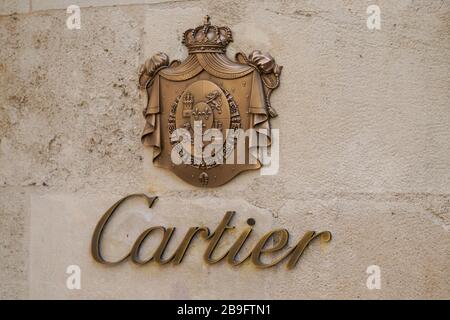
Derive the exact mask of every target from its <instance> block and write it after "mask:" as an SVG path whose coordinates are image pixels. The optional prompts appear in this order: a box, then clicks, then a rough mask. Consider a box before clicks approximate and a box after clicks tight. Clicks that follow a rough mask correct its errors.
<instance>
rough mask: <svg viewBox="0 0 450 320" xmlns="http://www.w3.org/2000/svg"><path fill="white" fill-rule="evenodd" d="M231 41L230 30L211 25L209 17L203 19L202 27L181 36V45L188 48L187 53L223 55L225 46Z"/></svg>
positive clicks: (187, 31)
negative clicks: (215, 53)
mask: <svg viewBox="0 0 450 320" xmlns="http://www.w3.org/2000/svg"><path fill="white" fill-rule="evenodd" d="M232 41H233V36H232V34H231V30H230V28H228V27H218V26H213V25H211V19H210V17H209V16H206V17H205V19H204V22H203V25H202V26H198V27H197V28H195V29H189V30H186V31H185V32H184V34H183V44H184V45H185V46H186V47H187V48H188V50H189V53H197V52H220V53H224V52H225V50H226V47H227V45H228V44H229V43H230V42H232Z"/></svg>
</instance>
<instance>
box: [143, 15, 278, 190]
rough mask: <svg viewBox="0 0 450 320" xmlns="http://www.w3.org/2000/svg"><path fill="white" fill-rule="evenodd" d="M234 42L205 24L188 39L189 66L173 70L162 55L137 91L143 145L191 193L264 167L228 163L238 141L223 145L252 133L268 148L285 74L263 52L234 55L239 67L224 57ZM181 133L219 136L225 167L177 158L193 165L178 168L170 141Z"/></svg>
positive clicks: (250, 142)
mask: <svg viewBox="0 0 450 320" xmlns="http://www.w3.org/2000/svg"><path fill="white" fill-rule="evenodd" d="M232 41H233V38H232V33H231V30H230V29H229V28H228V27H218V26H214V25H212V24H211V22H210V19H209V17H208V16H206V17H205V21H204V23H203V25H202V26H199V27H197V28H195V29H189V30H187V31H186V32H185V33H184V35H183V44H184V45H185V46H186V47H187V48H188V52H189V54H188V56H187V58H186V59H185V60H184V61H181V62H180V61H178V60H174V61H172V62H170V61H169V57H168V56H167V55H166V54H165V53H161V52H160V53H157V54H155V55H154V56H152V57H151V58H150V59H148V60H147V61H146V62H145V64H144V65H143V66H142V67H141V72H140V78H139V83H140V86H141V87H142V88H143V89H145V90H146V92H147V96H148V100H147V105H146V107H145V109H144V117H145V128H144V131H143V133H142V143H143V144H144V145H145V146H152V147H153V148H154V151H153V162H154V164H155V165H156V166H158V167H162V168H166V169H169V170H171V171H172V172H174V173H175V174H176V175H177V176H178V177H180V178H181V179H183V180H184V181H186V182H188V183H190V184H192V185H194V186H200V187H217V186H220V185H223V184H224V183H226V182H228V181H230V180H231V179H232V178H233V177H235V176H236V175H238V174H239V173H241V172H243V171H245V170H251V169H258V168H260V167H261V163H260V161H259V160H257V161H255V162H251V161H246V162H245V163H239V162H237V161H227V160H229V159H228V158H229V157H234V156H235V153H234V152H231V151H233V150H234V145H235V144H236V137H234V138H233V137H232V139H227V138H226V134H227V132H229V131H230V130H235V131H239V132H245V131H246V130H247V129H254V130H255V131H256V132H260V133H262V134H264V135H266V137H267V140H268V141H269V144H270V129H271V128H270V118H271V117H276V116H277V113H276V111H275V110H274V108H272V106H271V104H270V95H271V93H272V91H273V90H274V89H276V88H277V87H278V86H279V84H280V73H281V69H282V67H281V66H279V65H277V64H276V63H275V60H274V59H273V58H272V57H271V56H270V55H269V54H267V53H264V54H263V53H261V51H253V52H252V53H251V54H250V55H249V56H246V55H244V54H242V53H237V54H236V61H232V60H231V59H229V58H228V57H227V55H226V48H227V46H228V44H229V43H230V42H232ZM199 125H200V127H199ZM196 126H197V127H196ZM180 128H182V129H185V130H187V131H186V132H190V133H191V134H192V135H194V131H195V130H197V129H198V130H200V132H202V134H205V133H206V132H207V131H208V129H217V130H219V131H220V132H222V133H223V136H224V139H223V149H222V151H223V152H222V153H221V154H220V155H218V154H217V155H215V156H220V157H222V158H223V161H222V162H217V161H208V159H205V158H202V157H200V159H199V158H198V157H197V158H196V157H195V155H193V156H191V153H189V152H186V150H177V152H179V153H180V154H182V153H183V152H185V154H189V161H187V162H184V163H182V164H175V163H174V162H173V160H172V158H171V154H172V151H173V150H172V149H173V148H174V147H175V142H174V141H173V140H172V139H171V137H172V136H173V134H174V132H175V131H176V130H177V129H180ZM217 130H216V131H217ZM195 132H198V131H195ZM257 140H258V139H254V138H252V136H251V135H250V136H249V137H248V138H246V144H247V148H246V150H247V151H246V159H249V153H250V151H251V150H252V149H254V148H257V147H258V141H257ZM207 145H208V142H206V143H205V142H202V147H206V146H207ZM189 151H191V150H189ZM193 154H194V153H193ZM215 159H217V157H215ZM229 162H234V163H232V164H230V163H229Z"/></svg>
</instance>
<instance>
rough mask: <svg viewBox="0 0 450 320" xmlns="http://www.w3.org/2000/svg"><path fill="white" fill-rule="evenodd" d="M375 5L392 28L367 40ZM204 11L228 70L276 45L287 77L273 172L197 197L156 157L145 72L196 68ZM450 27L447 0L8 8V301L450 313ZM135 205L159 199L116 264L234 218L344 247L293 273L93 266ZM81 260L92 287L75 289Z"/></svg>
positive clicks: (4, 124) (2, 61) (3, 25)
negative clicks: (152, 243)
mask: <svg viewBox="0 0 450 320" xmlns="http://www.w3.org/2000/svg"><path fill="white" fill-rule="evenodd" d="M70 4H78V5H79V6H80V7H81V23H82V24H81V29H80V30H69V29H68V28H67V27H66V19H67V17H68V14H67V13H66V7H67V6H68V5H70ZM370 4H377V5H379V6H380V8H381V17H382V20H381V21H382V24H381V30H369V29H368V28H367V26H366V19H367V13H366V8H367V6H368V5H370ZM205 14H209V15H210V16H211V17H212V22H213V23H214V24H218V25H228V26H230V27H231V28H232V31H233V36H234V42H233V43H232V44H231V47H230V49H229V55H230V57H231V56H234V53H235V52H238V51H243V52H246V53H249V52H250V51H252V50H254V49H261V50H263V51H269V52H270V53H271V54H272V55H273V56H274V57H275V58H276V59H277V62H278V63H279V64H281V65H283V66H284V69H283V74H282V84H281V87H280V88H279V89H278V90H277V91H276V92H275V94H274V95H273V98H272V103H273V105H274V107H275V108H276V109H277V111H278V112H279V117H278V118H276V119H274V121H273V127H274V128H280V135H281V137H280V141H281V146H280V157H281V159H280V171H279V173H278V174H277V175H275V176H260V175H259V173H258V172H250V173H244V174H242V175H240V176H239V177H237V178H236V179H234V180H233V181H231V182H230V183H228V184H227V185H226V186H223V187H220V188H216V189H208V190H204V189H198V188H194V187H191V186H189V185H188V184H186V183H184V182H182V181H181V180H180V179H178V178H177V177H175V176H174V175H172V174H171V173H170V172H168V171H166V170H163V169H159V168H156V167H153V165H152V163H151V154H152V150H149V149H147V148H143V147H142V145H141V143H140V133H141V130H142V128H143V124H144V119H143V118H142V113H141V111H142V109H143V107H144V104H145V95H144V93H143V92H141V91H140V90H139V89H138V87H137V79H138V70H139V66H140V65H141V64H142V63H143V62H144V61H145V59H146V58H148V57H149V56H151V55H152V54H154V53H155V52H157V51H163V52H166V53H167V54H168V55H169V56H170V57H171V59H183V57H185V56H186V54H187V52H186V50H185V48H184V47H183V46H182V44H181V35H182V33H183V32H184V31H185V30H186V29H188V28H191V27H194V26H197V25H198V24H200V23H201V22H202V18H203V16H204V15H205ZM449 21H450V2H448V1H445V0H442V1H434V0H427V1H420V2H417V1H412V0H401V1H356V0H354V1H353V0H342V1H326V0H321V1H261V0H251V1H237V0H235V1H220V2H219V1H204V0H199V1H196V0H191V1H190V0H186V1H169V0H167V1H158V0H141V1H136V0H135V1H133V0H93V1H88V0H82V1H81V0H79V1H76V0H67V1H66V0H64V1H56V0H23V1H22V0H16V1H13V0H0V34H1V39H2V46H1V47H0V75H1V77H0V81H1V82H0V92H1V95H0V101H1V108H0V222H1V224H0V256H1V259H0V298H187V299H189V298H236V299H238V298H274V299H276V298H373V299H379V298H447V299H448V298H450V277H449V276H448V275H449V272H450V125H449V124H450V104H449V101H450V90H449V89H450V85H449V74H450V56H449V49H450V41H449V40H450V33H449V30H450V24H449ZM135 192H149V193H152V194H157V195H159V197H160V201H159V202H158V204H157V205H156V206H155V207H154V208H153V209H152V210H148V209H146V208H144V207H143V206H142V203H139V202H137V203H135V204H134V206H129V207H127V208H124V212H123V213H122V214H121V218H120V219H119V220H118V221H117V222H116V224H114V225H113V226H111V230H110V232H109V234H108V238H109V239H110V243H111V248H109V249H111V250H113V249H114V250H116V252H117V250H118V251H120V250H122V249H123V248H126V247H128V246H129V245H130V243H132V240H134V239H135V238H136V235H137V234H139V233H140V232H141V231H142V230H143V229H144V228H145V227H149V226H152V225H157V224H163V225H166V226H169V225H175V226H177V227H179V229H180V232H181V233H182V232H183V231H184V230H186V228H187V227H189V226H194V225H200V224H205V225H208V226H210V227H213V226H214V225H215V224H217V223H218V222H219V221H220V219H221V218H222V216H223V214H224V212H225V211H227V210H235V211H236V212H237V219H236V221H235V224H236V225H237V229H238V230H239V229H240V228H242V227H243V226H244V222H245V219H247V218H248V217H253V218H255V219H256V221H257V224H256V226H255V229H257V232H256V233H257V234H262V233H263V232H266V231H269V230H270V229H273V228H287V229H288V230H289V232H290V233H291V235H292V236H293V237H294V238H296V237H300V236H301V235H302V234H303V233H304V232H305V231H306V230H317V231H321V230H330V231H331V232H332V233H333V240H332V241H331V242H330V243H328V244H319V243H314V244H313V245H312V246H311V247H310V248H308V251H306V252H305V254H304V256H303V257H302V258H301V260H300V263H299V265H298V266H297V268H295V269H294V270H292V271H288V270H286V268H285V266H284V265H280V266H278V267H275V268H274V269H270V270H258V269H256V268H255V267H254V266H252V265H251V264H245V265H243V266H240V267H237V268H232V267H230V266H229V265H227V264H220V265H212V266H207V265H205V264H204V263H203V261H202V260H201V255H202V252H203V251H202V250H203V247H204V244H202V243H201V241H199V242H198V243H195V244H194V245H193V247H192V248H191V253H190V255H189V256H188V257H187V258H186V261H184V262H183V264H182V265H179V266H167V267H159V266H157V265H155V264H151V265H148V266H141V267H139V266H135V265H133V264H132V263H131V262H129V263H125V264H123V265H121V266H118V267H113V268H108V267H105V266H103V265H100V264H98V263H96V262H94V261H93V259H92V257H91V256H90V253H89V246H90V238H91V235H92V231H93V229H94V227H95V224H96V222H97V221H98V219H99V218H100V216H101V215H102V213H103V212H104V211H105V210H106V209H107V208H108V207H109V206H110V205H111V204H112V203H113V202H114V201H115V200H117V199H119V198H120V197H122V196H124V195H127V194H130V193H135ZM177 237H180V235H178V236H177ZM232 238H233V237H230V239H232ZM255 238H256V237H255ZM294 240H295V239H294ZM229 241H231V240H225V242H226V243H228V242H229ZM72 264H76V265H79V266H80V267H81V270H82V288H81V290H68V289H67V288H66V278H67V275H66V273H65V272H66V267H67V266H68V265H72ZM370 265H378V266H380V268H381V279H382V287H381V289H380V290H369V289H368V288H367V287H366V279H367V277H368V275H367V274H366V268H367V267H368V266H370Z"/></svg>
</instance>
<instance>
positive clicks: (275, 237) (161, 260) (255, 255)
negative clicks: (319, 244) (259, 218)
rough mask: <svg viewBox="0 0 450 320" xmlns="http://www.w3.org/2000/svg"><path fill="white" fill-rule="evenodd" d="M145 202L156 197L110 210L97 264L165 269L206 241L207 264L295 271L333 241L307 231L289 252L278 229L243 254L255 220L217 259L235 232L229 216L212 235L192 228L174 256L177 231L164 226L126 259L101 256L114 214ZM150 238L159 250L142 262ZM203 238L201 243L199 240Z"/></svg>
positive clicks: (97, 243)
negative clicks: (312, 247)
mask: <svg viewBox="0 0 450 320" xmlns="http://www.w3.org/2000/svg"><path fill="white" fill-rule="evenodd" d="M136 197H138V198H143V199H145V201H147V203H148V206H149V207H150V208H151V207H152V205H153V204H154V202H155V200H156V197H150V196H148V195H145V194H132V195H129V196H126V197H124V198H123V199H121V200H119V201H117V202H116V203H115V204H114V205H113V206H112V207H111V208H109V209H108V210H107V211H106V212H105V214H104V215H103V216H102V218H101V219H100V221H99V222H98V224H97V227H96V228H95V231H94V235H93V237H92V243H91V251H92V256H93V257H94V259H95V260H96V261H97V262H100V263H103V264H107V265H117V264H120V263H122V262H124V261H126V260H128V259H129V260H131V261H133V262H134V263H136V264H140V265H144V264H147V263H150V262H152V261H154V262H155V263H158V264H161V265H165V264H168V263H173V264H175V265H177V264H180V263H181V262H182V261H183V258H184V257H185V255H186V254H187V253H188V249H189V245H190V244H191V242H192V241H205V242H206V243H207V247H206V251H205V253H204V255H203V258H204V261H205V262H206V263H207V264H216V263H218V262H220V261H222V260H226V261H227V262H228V263H229V264H230V265H232V266H238V265H240V264H242V263H243V262H245V261H247V260H251V261H252V263H253V264H254V265H255V266H257V267H259V268H268V267H272V266H275V265H277V264H279V263H281V262H282V261H284V260H287V264H286V266H287V268H288V269H292V268H294V267H295V265H296V264H297V262H298V260H299V259H300V257H301V255H302V253H303V252H304V251H305V249H306V248H307V247H308V245H309V244H310V243H311V242H312V241H313V240H314V239H316V238H320V240H321V241H323V242H328V241H330V240H331V233H330V232H329V231H323V232H318V233H317V232H314V231H307V232H306V233H305V234H304V235H303V236H302V237H301V238H300V239H299V240H298V241H297V242H296V244H295V245H294V246H293V247H292V248H290V249H287V246H288V241H289V232H288V231H287V230H286V229H276V230H272V231H270V232H268V233H266V234H265V235H264V236H262V237H261V239H259V240H258V241H257V242H256V243H255V244H254V246H253V249H252V250H250V251H249V252H246V253H242V252H241V251H242V250H241V249H242V248H243V246H244V244H246V242H247V240H248V238H249V236H250V234H251V233H252V231H253V226H254V225H255V221H254V220H253V219H249V220H247V224H248V226H247V227H246V228H244V229H243V230H242V233H241V234H240V236H239V237H237V239H236V240H235V242H234V244H233V245H232V246H231V247H230V248H229V249H228V250H227V251H226V252H225V253H222V254H220V255H219V256H217V254H215V250H216V247H217V246H218V244H219V242H220V241H221V238H222V237H223V236H224V234H225V233H226V232H227V230H229V229H233V228H234V226H233V224H232V222H231V221H232V219H233V216H234V215H235V214H236V213H235V212H226V213H225V215H224V217H223V218H222V221H221V222H220V223H219V224H218V225H217V227H216V229H215V230H214V231H212V232H211V231H210V229H209V228H208V227H204V226H192V227H190V228H189V229H188V230H187V232H186V234H185V236H184V238H183V240H182V241H181V242H180V244H179V245H178V247H177V249H176V250H175V251H174V252H170V253H169V252H166V251H167V250H166V248H167V246H168V244H169V242H170V241H171V238H172V236H173V235H174V233H175V229H176V228H175V227H167V228H166V227H164V226H152V227H149V228H148V229H147V230H145V231H144V232H142V234H141V235H140V236H138V238H137V239H136V240H135V242H134V245H133V246H132V247H131V249H130V251H129V252H128V253H127V254H125V255H124V257H123V258H121V259H119V260H117V261H108V260H106V259H105V258H104V257H103V255H102V252H101V247H102V234H103V232H104V230H105V227H106V226H107V224H108V223H109V222H110V221H111V220H112V219H114V213H115V212H116V210H117V209H118V208H119V207H120V205H121V204H123V203H124V202H125V201H127V200H128V199H130V198H136ZM150 236H152V237H153V236H158V237H160V239H161V242H160V244H159V246H158V247H157V248H156V250H155V252H154V253H153V255H152V256H151V257H150V258H147V259H146V260H144V259H142V258H141V252H140V251H141V247H142V245H143V243H144V242H145V240H146V239H147V238H148V237H150ZM196 238H201V239H196ZM282 251H284V254H282V255H281V256H278V258H276V259H274V260H272V261H271V262H263V261H262V259H261V258H262V256H263V255H268V254H275V253H280V252H282ZM238 255H240V256H242V258H240V260H239V259H238V258H237V257H238Z"/></svg>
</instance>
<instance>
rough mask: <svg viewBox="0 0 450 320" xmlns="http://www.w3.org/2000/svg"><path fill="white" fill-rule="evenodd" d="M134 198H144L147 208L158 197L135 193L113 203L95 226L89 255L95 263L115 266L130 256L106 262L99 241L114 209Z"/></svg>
mask: <svg viewBox="0 0 450 320" xmlns="http://www.w3.org/2000/svg"><path fill="white" fill-rule="evenodd" d="M134 197H137V198H144V199H145V200H146V201H147V204H148V207H149V208H151V207H152V205H153V203H154V202H155V200H156V199H157V198H158V197H150V196H148V195H146V194H144V193H135V194H130V195H128V196H126V197H124V198H122V199H120V200H119V201H117V202H116V203H114V204H113V205H112V207H111V208H109V209H108V210H107V211H106V212H105V214H104V215H103V216H102V217H101V219H100V221H99V222H98V223H97V226H96V227H95V230H94V234H93V235H92V242H91V253H92V256H93V257H94V259H95V261H97V262H100V263H103V264H107V265H116V264H119V263H121V262H123V261H125V260H126V259H128V257H129V256H130V253H128V254H127V255H126V256H124V257H123V258H122V259H119V260H118V261H107V260H105V259H104V258H103V256H102V253H101V249H100V241H101V239H102V234H103V230H104V229H105V227H106V225H107V223H108V222H109V220H110V219H111V217H112V216H113V214H114V212H115V211H116V209H117V208H118V207H119V206H120V205H121V204H122V203H123V202H125V201H126V200H128V199H130V198H134Z"/></svg>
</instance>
